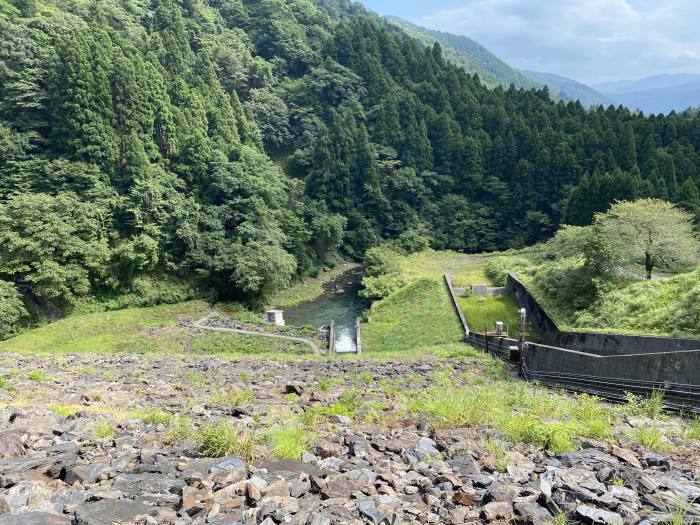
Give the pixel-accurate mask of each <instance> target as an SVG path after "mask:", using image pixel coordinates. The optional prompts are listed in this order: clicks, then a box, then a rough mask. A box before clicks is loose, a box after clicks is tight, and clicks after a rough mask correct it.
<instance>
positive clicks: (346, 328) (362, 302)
mask: <svg viewBox="0 0 700 525" xmlns="http://www.w3.org/2000/svg"><path fill="white" fill-rule="evenodd" d="M361 280H362V269H361V268H356V269H353V270H350V271H348V272H345V273H344V274H342V275H339V276H338V277H336V278H335V279H334V280H332V281H330V282H328V283H326V284H325V285H324V290H325V293H324V294H323V295H321V296H320V297H317V298H316V299H314V300H312V301H306V302H303V303H299V304H297V305H294V306H290V307H289V308H287V309H285V310H284V320H285V321H286V322H287V324H290V325H293V326H305V325H309V326H313V327H315V328H318V327H321V326H324V325H329V324H330V323H331V321H335V349H336V352H338V353H342V352H354V351H355V350H356V346H355V319H357V318H358V317H360V315H361V314H362V312H363V310H364V309H365V308H367V307H368V306H369V302H368V301H367V300H366V299H364V298H362V297H360V295H359V292H360V289H361V287H362V285H361Z"/></svg>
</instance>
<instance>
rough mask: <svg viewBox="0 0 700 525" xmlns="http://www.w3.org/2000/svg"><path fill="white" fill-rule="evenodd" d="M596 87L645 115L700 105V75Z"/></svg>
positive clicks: (682, 74) (676, 75) (675, 76)
mask: <svg viewBox="0 0 700 525" xmlns="http://www.w3.org/2000/svg"><path fill="white" fill-rule="evenodd" d="M595 87H596V88H597V89H598V90H599V91H601V92H602V93H604V94H605V95H606V96H608V97H610V98H611V99H613V100H614V101H615V102H616V103H618V104H622V105H623V106H626V107H628V108H629V109H631V110H636V109H639V110H641V111H643V112H645V113H664V114H667V113H670V112H671V111H676V112H680V111H685V110H686V109H689V108H697V107H698V106H700V75H694V74H688V73H681V74H675V75H667V74H665V75H654V76H651V77H646V78H642V79H639V80H623V81H620V82H608V83H605V84H599V85H597V86H595Z"/></svg>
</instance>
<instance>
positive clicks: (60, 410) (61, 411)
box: [49, 405, 80, 417]
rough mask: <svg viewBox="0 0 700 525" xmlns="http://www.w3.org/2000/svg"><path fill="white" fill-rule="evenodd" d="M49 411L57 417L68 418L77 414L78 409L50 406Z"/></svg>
mask: <svg viewBox="0 0 700 525" xmlns="http://www.w3.org/2000/svg"><path fill="white" fill-rule="evenodd" d="M49 410H51V412H53V413H54V414H56V415H57V416H61V417H69V416H73V415H75V414H77V413H78V410H80V407H77V406H74V405H51V406H50V407H49Z"/></svg>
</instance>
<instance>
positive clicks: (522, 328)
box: [518, 308, 527, 374]
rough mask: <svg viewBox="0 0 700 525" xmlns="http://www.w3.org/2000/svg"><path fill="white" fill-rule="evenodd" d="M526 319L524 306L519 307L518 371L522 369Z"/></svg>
mask: <svg viewBox="0 0 700 525" xmlns="http://www.w3.org/2000/svg"><path fill="white" fill-rule="evenodd" d="M526 319H527V310H525V308H521V309H520V333H519V337H518V350H519V354H520V373H521V374H522V371H523V355H524V354H525V346H526V343H525V338H526V337H527V332H526V331H525V327H526V325H525V320H526Z"/></svg>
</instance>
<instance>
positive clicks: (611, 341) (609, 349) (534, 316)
mask: <svg viewBox="0 0 700 525" xmlns="http://www.w3.org/2000/svg"><path fill="white" fill-rule="evenodd" d="M506 289H507V292H508V295H510V296H511V297H513V299H514V300H515V302H516V304H517V305H518V307H519V308H525V309H527V314H528V317H529V318H530V320H531V322H532V323H533V324H534V325H535V326H537V329H538V330H539V332H540V340H541V341H542V343H544V344H547V345H551V346H557V347H563V348H568V349H570V350H578V351H580V352H588V353H591V354H596V355H601V356H613V355H633V354H634V355H636V354H647V353H652V354H658V353H661V352H680V351H685V350H700V340H698V339H679V338H675V337H653V336H637V335H622V334H599V333H589V332H562V331H561V330H559V327H558V326H557V324H556V323H555V322H554V320H553V319H552V318H551V317H550V316H549V314H548V313H547V312H546V310H545V309H544V308H543V307H542V306H541V305H540V304H539V303H538V302H537V300H536V299H535V298H534V297H533V296H532V295H531V294H530V292H529V291H528V289H527V288H526V287H525V285H524V284H523V283H522V282H521V281H520V280H519V279H518V278H517V277H516V276H515V275H513V274H509V275H508V281H507V286H506Z"/></svg>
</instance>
